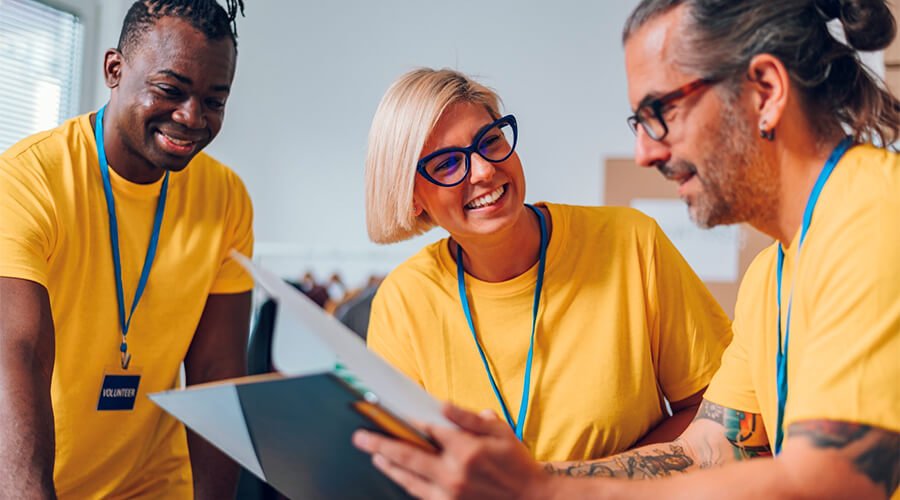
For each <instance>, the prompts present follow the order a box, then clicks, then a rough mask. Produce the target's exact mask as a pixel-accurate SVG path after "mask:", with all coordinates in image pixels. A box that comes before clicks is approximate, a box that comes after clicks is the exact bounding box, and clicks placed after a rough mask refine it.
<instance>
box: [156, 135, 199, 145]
mask: <svg viewBox="0 0 900 500" xmlns="http://www.w3.org/2000/svg"><path fill="white" fill-rule="evenodd" d="M163 136H164V137H165V138H166V139H168V140H169V141H171V142H172V144H175V145H176V146H188V145H190V144H193V143H194V141H184V140H181V139H176V138H174V137H172V136H171V135H168V134H163Z"/></svg>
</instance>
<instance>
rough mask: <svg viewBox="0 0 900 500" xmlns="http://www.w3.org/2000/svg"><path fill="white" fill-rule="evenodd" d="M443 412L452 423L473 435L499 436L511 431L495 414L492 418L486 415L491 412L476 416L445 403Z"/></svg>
mask: <svg viewBox="0 0 900 500" xmlns="http://www.w3.org/2000/svg"><path fill="white" fill-rule="evenodd" d="M442 411H443V413H444V416H445V417H447V418H448V419H449V420H450V421H451V422H453V423H455V424H456V425H458V426H460V427H461V428H462V429H465V430H467V431H469V432H471V433H473V434H479V435H490V436H497V435H499V434H500V433H502V432H504V431H507V432H508V430H509V429H508V427H507V426H506V424H505V423H503V422H501V421H500V419H498V418H497V416H496V415H495V414H493V413H492V414H491V416H490V417H487V416H486V415H485V413H486V412H490V410H485V411H482V412H481V414H475V413H472V412H470V411H468V410H464V409H462V408H460V407H458V406H456V405H454V404H452V403H444V407H443V408H442Z"/></svg>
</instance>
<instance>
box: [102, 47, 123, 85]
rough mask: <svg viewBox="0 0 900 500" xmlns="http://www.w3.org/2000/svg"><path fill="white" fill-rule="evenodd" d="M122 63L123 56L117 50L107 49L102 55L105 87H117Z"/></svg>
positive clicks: (120, 76)
mask: <svg viewBox="0 0 900 500" xmlns="http://www.w3.org/2000/svg"><path fill="white" fill-rule="evenodd" d="M124 62H125V56H123V55H122V53H121V52H119V50H118V49H109V50H107V51H106V54H104V55H103V79H104V80H105V81H106V86H107V87H109V88H111V89H114V88H116V87H118V86H119V80H121V78H122V65H123V64H124Z"/></svg>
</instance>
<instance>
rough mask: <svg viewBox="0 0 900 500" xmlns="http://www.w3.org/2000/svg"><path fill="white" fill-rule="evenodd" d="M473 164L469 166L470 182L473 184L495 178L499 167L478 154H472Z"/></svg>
mask: <svg viewBox="0 0 900 500" xmlns="http://www.w3.org/2000/svg"><path fill="white" fill-rule="evenodd" d="M469 161H471V162H472V164H471V165H470V166H469V168H470V171H469V182H470V183H472V184H478V183H480V182H490V181H491V179H493V178H494V173H495V172H496V171H497V168H496V167H495V166H494V164H493V163H491V162H489V161H487V160H485V159H484V158H482V157H481V156H480V155H478V154H472V156H471V160H469Z"/></svg>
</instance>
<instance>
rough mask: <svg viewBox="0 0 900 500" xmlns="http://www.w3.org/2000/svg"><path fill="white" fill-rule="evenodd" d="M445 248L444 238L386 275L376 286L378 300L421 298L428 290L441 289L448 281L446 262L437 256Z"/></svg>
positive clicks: (439, 255)
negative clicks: (379, 284)
mask: <svg viewBox="0 0 900 500" xmlns="http://www.w3.org/2000/svg"><path fill="white" fill-rule="evenodd" d="M446 245H447V239H446V238H444V239H441V240H439V241H436V242H434V243H431V244H429V245H426V246H425V247H424V248H422V249H421V250H419V251H418V252H416V253H415V255H413V256H411V257H409V258H408V259H406V260H405V261H404V262H403V263H401V264H400V265H399V266H397V267H396V268H395V269H394V270H393V271H391V272H390V273H388V275H387V277H385V279H384V281H383V282H382V283H381V286H379V287H378V295H379V296H380V298H381V299H382V300H384V299H387V298H388V297H392V298H398V297H415V298H421V297H422V296H423V294H429V291H432V290H435V289H442V288H444V283H445V282H446V281H447V279H449V278H450V270H449V269H448V268H447V264H448V263H447V262H446V261H445V259H444V258H443V256H442V255H441V252H443V251H445V247H446Z"/></svg>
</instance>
